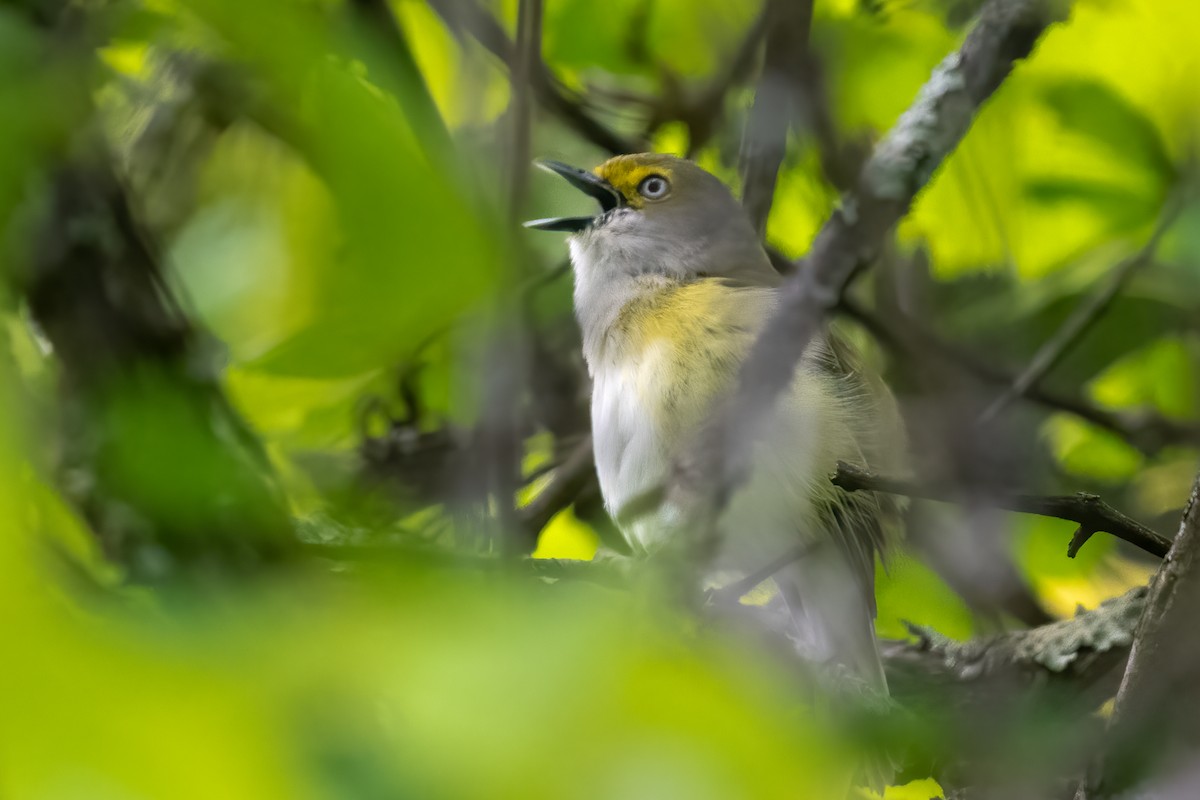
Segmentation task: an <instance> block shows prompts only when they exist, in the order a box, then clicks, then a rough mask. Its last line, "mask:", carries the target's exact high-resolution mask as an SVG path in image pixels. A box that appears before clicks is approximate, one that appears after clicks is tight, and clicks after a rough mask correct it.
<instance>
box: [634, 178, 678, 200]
mask: <svg viewBox="0 0 1200 800" xmlns="http://www.w3.org/2000/svg"><path fill="white" fill-rule="evenodd" d="M669 191H671V184H670V183H668V182H667V179H666V178H664V177H663V176H662V175H650V176H647V177H645V178H643V179H642V182H641V183H639V184H638V194H640V195H641V196H642V197H644V198H646V199H647V200H661V199H663V198H664V197H666V196H667V192H669Z"/></svg>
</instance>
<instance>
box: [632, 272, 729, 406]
mask: <svg viewBox="0 0 1200 800" xmlns="http://www.w3.org/2000/svg"><path fill="white" fill-rule="evenodd" d="M732 301H733V297H732V294H731V290H730V289H728V288H727V287H726V286H725V285H724V284H722V283H721V282H720V281H718V280H716V279H707V280H700V281H695V282H691V283H685V284H677V285H674V286H668V287H662V288H659V289H655V290H651V291H648V292H647V293H646V294H645V295H643V296H642V297H639V298H638V299H636V300H633V301H632V302H630V303H628V304H627V305H626V306H625V308H624V309H623V310H622V312H621V314H620V316H619V317H618V318H617V321H616V323H615V324H614V325H613V328H612V339H611V344H612V345H613V346H614V347H613V351H612V352H611V357H612V358H613V365H614V366H615V367H617V368H618V369H623V370H632V371H633V372H635V373H636V374H637V376H638V377H637V379H635V380H634V381H633V385H634V386H636V387H637V393H638V395H639V401H640V402H641V404H642V405H643V407H644V408H645V409H646V410H647V411H649V412H650V413H651V416H652V418H653V419H655V421H656V422H657V423H659V424H661V425H663V426H666V427H669V428H678V427H680V426H690V425H692V424H694V423H696V422H698V421H700V418H701V417H702V415H703V414H704V413H706V410H707V408H708V406H709V404H710V402H711V399H712V397H713V396H714V395H715V394H716V393H718V392H720V391H723V390H725V389H726V388H727V387H729V386H730V385H731V384H732V381H733V378H734V376H735V375H736V374H737V368H738V365H739V363H740V361H741V358H742V355H743V354H744V352H745V348H746V345H747V344H748V342H749V335H750V333H749V332H748V331H747V330H745V329H744V328H742V327H740V326H738V325H737V324H735V323H734V321H733V319H732V315H730V314H729V313H728V311H729V309H730V308H731V305H730V304H731V302H732Z"/></svg>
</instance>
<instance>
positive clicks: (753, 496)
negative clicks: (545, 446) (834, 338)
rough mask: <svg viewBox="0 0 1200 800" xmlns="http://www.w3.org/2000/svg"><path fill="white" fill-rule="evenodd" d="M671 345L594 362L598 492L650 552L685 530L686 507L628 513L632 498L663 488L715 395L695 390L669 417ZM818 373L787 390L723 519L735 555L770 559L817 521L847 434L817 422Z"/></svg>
mask: <svg viewBox="0 0 1200 800" xmlns="http://www.w3.org/2000/svg"><path fill="white" fill-rule="evenodd" d="M667 352H668V351H667V350H666V349H665V348H663V349H658V348H651V349H649V350H648V351H646V353H645V354H644V357H642V358H640V359H639V360H638V361H637V362H629V363H625V364H621V365H615V364H608V365H605V366H604V367H602V368H600V369H597V370H596V372H595V375H594V383H593V389H592V431H593V436H594V441H595V452H596V470H597V474H598V476H599V479H600V490H601V492H602V494H603V496H604V502H605V506H606V507H607V509H608V511H609V513H610V514H611V515H612V516H613V518H614V519H616V520H617V521H618V523H619V524H620V525H621V529H622V532H623V534H624V535H625V537H626V539H627V540H628V541H629V543H630V545H631V546H632V547H633V548H634V549H635V550H637V551H642V552H645V551H652V550H655V549H658V547H659V546H661V545H662V544H663V543H664V541H665V540H666V539H667V538H669V537H674V536H679V535H687V531H686V530H684V529H682V528H681V523H682V521H683V520H682V515H681V514H680V513H679V510H678V509H672V508H670V507H668V506H658V507H657V508H656V509H655V510H654V511H653V512H652V513H643V514H639V515H638V516H636V517H635V518H632V519H629V520H623V519H622V516H623V515H622V511H623V510H626V506H627V505H628V504H629V503H630V502H635V503H636V504H637V505H639V506H640V503H638V502H637V501H639V500H644V499H645V498H647V497H648V496H649V493H652V492H656V491H658V490H661V489H663V488H664V487H665V484H666V482H667V479H668V478H669V476H670V471H671V467H672V463H673V461H674V460H675V459H676V458H677V457H678V456H679V454H680V453H679V450H680V448H681V447H683V446H687V443H688V442H690V441H691V436H692V435H694V433H695V430H696V425H697V424H698V423H699V422H701V421H702V420H704V419H705V418H706V417H707V415H708V413H709V410H710V408H709V407H710V402H711V398H692V400H693V401H694V402H692V403H690V404H687V406H686V407H685V408H681V409H679V410H678V412H677V413H676V414H675V415H674V416H671V418H669V419H664V416H665V415H664V413H663V411H662V407H661V404H658V403H656V402H654V401H655V398H656V394H655V393H656V392H657V391H661V387H662V385H663V381H664V380H665V379H666V376H668V375H670V374H671V372H670V369H669V365H668V364H667V363H666V357H667ZM816 377H817V376H813V375H811V374H810V375H809V376H808V378H809V380H805V375H804V372H803V370H802V371H801V374H800V375H798V376H797V382H796V384H795V385H794V386H793V389H792V391H791V392H790V393H788V394H787V395H785V396H784V397H783V398H782V400H781V403H780V405H779V407H778V408H777V409H776V411H775V413H774V414H773V415H772V417H773V419H772V420H771V422H770V423H769V424H768V425H767V426H766V428H765V429H766V430H769V431H770V438H769V439H768V440H765V441H763V442H762V443H760V445H759V446H758V447H756V448H755V451H754V456H753V459H752V465H751V472H750V475H749V478H748V480H747V482H746V484H745V485H744V486H743V487H742V488H741V489H740V490H739V491H737V492H736V493H735V495H734V496H733V498H732V499H731V501H730V503H729V506H728V508H727V509H726V511H725V514H724V515H723V517H722V520H721V529H722V539H723V541H724V543H725V545H726V546H724V547H723V548H722V550H723V551H725V554H726V556H732V560H733V561H734V562H740V561H742V560H743V559H746V560H749V561H751V562H756V561H761V560H762V559H763V558H764V557H765V558H772V557H774V556H776V555H778V554H779V553H780V552H782V551H783V550H785V549H787V548H788V547H790V546H792V545H793V544H794V543H795V542H796V537H797V535H802V534H803V533H806V532H807V529H811V527H812V525H813V523H814V522H815V520H814V511H813V508H814V503H813V497H814V494H815V493H819V492H822V491H829V490H830V489H829V488H828V480H827V474H828V473H830V472H832V469H833V466H834V462H835V460H836V456H835V455H834V453H833V452H832V450H834V449H836V440H837V439H838V438H840V437H838V436H837V435H836V431H835V430H832V429H830V426H828V425H821V424H820V423H819V420H820V419H821V418H822V416H823V412H824V411H825V410H826V408H825V403H824V402H823V401H824V392H822V391H821V388H820V380H819V379H816V380H813V379H814V378H816ZM671 423H675V424H671ZM833 427H834V428H836V427H837V426H833ZM826 462H828V463H826ZM652 508H653V507H652ZM644 510H645V509H642V508H638V509H637V511H639V512H642V511H644Z"/></svg>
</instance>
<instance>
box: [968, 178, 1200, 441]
mask: <svg viewBox="0 0 1200 800" xmlns="http://www.w3.org/2000/svg"><path fill="white" fill-rule="evenodd" d="M1183 206H1184V204H1183V202H1182V198H1181V197H1180V196H1179V194H1178V193H1175V194H1173V195H1172V196H1171V197H1170V198H1169V199H1168V200H1167V204H1166V207H1165V208H1164V209H1163V212H1162V214H1161V216H1160V217H1159V220H1158V222H1157V223H1156V224H1155V227H1154V232H1153V233H1152V234H1150V238H1149V239H1147V240H1146V243H1145V244H1144V245H1142V247H1141V249H1139V250H1138V251H1137V252H1136V253H1134V254H1133V255H1131V256H1130V257H1129V258H1126V259H1125V260H1124V261H1122V262H1120V263H1119V264H1117V266H1116V267H1114V268H1113V271H1112V273H1111V274H1110V275H1109V279H1108V283H1106V284H1105V285H1104V287H1103V288H1101V289H1100V291H1098V292H1097V293H1096V294H1094V295H1092V296H1091V297H1090V298H1088V299H1086V300H1084V301H1083V302H1082V303H1080V304H1079V306H1077V307H1076V308H1075V310H1074V311H1073V312H1072V313H1071V316H1070V317H1068V318H1067V321H1066V322H1064V323H1063V324H1062V327H1060V328H1059V329H1058V330H1057V331H1055V332H1054V335H1053V336H1051V337H1050V338H1049V339H1047V340H1046V341H1045V343H1043V344H1042V346H1041V347H1039V348H1038V351H1037V352H1036V353H1034V356H1033V358H1032V359H1030V361H1029V364H1028V366H1026V367H1025V369H1024V370H1022V372H1021V374H1019V375H1018V376H1017V377H1016V379H1015V380H1014V381H1013V382H1012V385H1011V386H1009V387H1008V389H1006V390H1005V391H1004V392H1003V393H1002V394H1001V395H1000V396H999V397H997V398H996V399H995V400H993V401H992V403H991V405H989V406H988V407H987V409H986V410H984V412H983V414H981V415H980V421H981V422H988V421H990V420H993V419H995V418H996V415H998V414H999V413H1000V412H1001V411H1003V410H1004V409H1005V408H1007V407H1008V406H1009V405H1010V404H1011V403H1012V401H1013V400H1016V399H1017V398H1018V397H1022V396H1024V395H1026V394H1028V393H1029V391H1030V389H1032V388H1033V387H1034V386H1037V384H1038V383H1039V382H1040V381H1041V380H1042V378H1044V377H1046V375H1047V374H1048V373H1049V372H1050V370H1052V369H1054V367H1055V366H1056V365H1057V364H1058V363H1059V362H1060V361H1062V359H1063V357H1064V356H1066V355H1067V353H1068V352H1070V350H1071V348H1073V347H1074V346H1075V344H1076V343H1078V342H1079V340H1080V339H1081V338H1083V335H1084V334H1085V333H1086V332H1087V330H1088V329H1089V328H1090V327H1092V325H1094V324H1095V323H1096V322H1097V321H1098V320H1099V319H1100V318H1101V317H1103V316H1104V314H1105V312H1107V311H1108V309H1109V308H1110V307H1111V306H1112V303H1113V301H1114V300H1116V299H1117V295H1119V294H1120V293H1121V290H1122V289H1123V288H1125V284H1126V283H1128V282H1129V279H1130V278H1132V277H1133V275H1134V273H1135V272H1137V271H1138V270H1139V269H1141V268H1142V267H1143V266H1144V265H1146V264H1148V263H1150V261H1151V260H1152V259H1153V258H1154V253H1155V252H1156V251H1157V250H1158V245H1159V243H1160V242H1161V241H1162V238H1163V236H1164V235H1165V234H1166V232H1167V231H1168V230H1169V229H1170V228H1171V225H1172V223H1174V222H1175V220H1176V218H1177V217H1178V216H1179V213H1180V212H1181V211H1182V210H1183Z"/></svg>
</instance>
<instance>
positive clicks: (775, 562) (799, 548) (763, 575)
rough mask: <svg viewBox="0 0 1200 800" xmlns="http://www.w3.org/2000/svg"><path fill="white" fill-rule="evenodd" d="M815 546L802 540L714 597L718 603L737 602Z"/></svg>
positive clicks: (716, 591)
mask: <svg viewBox="0 0 1200 800" xmlns="http://www.w3.org/2000/svg"><path fill="white" fill-rule="evenodd" d="M814 546H815V543H813V542H802V543H800V544H798V545H796V546H794V547H791V548H789V549H787V550H785V551H784V552H783V553H782V554H780V555H779V556H777V557H775V558H774V559H772V560H771V561H769V562H767V564H766V565H764V566H762V567H760V568H759V569H757V570H755V571H754V572H751V573H750V574H749V575H746V576H745V577H742V578H739V579H737V580H736V581H734V582H733V583H730V584H727V585H725V586H722V587H720V588H718V589H716V590H714V591H713V593H712V596H713V599H714V600H716V602H718V603H736V602H737V601H739V600H741V599H742V598H743V597H745V596H746V595H747V594H749V593H750V592H752V591H753V590H754V589H756V588H758V586H759V584H761V583H763V582H764V581H766V580H767V579H768V578H770V577H772V576H773V575H774V574H775V573H776V572H779V570H781V569H783V568H784V567H786V566H787V565H788V564H794V563H795V562H797V561H799V560H800V559H802V558H804V556H806V555H807V554H808V553H809V551H811V550H812V549H813V547H814Z"/></svg>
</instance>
